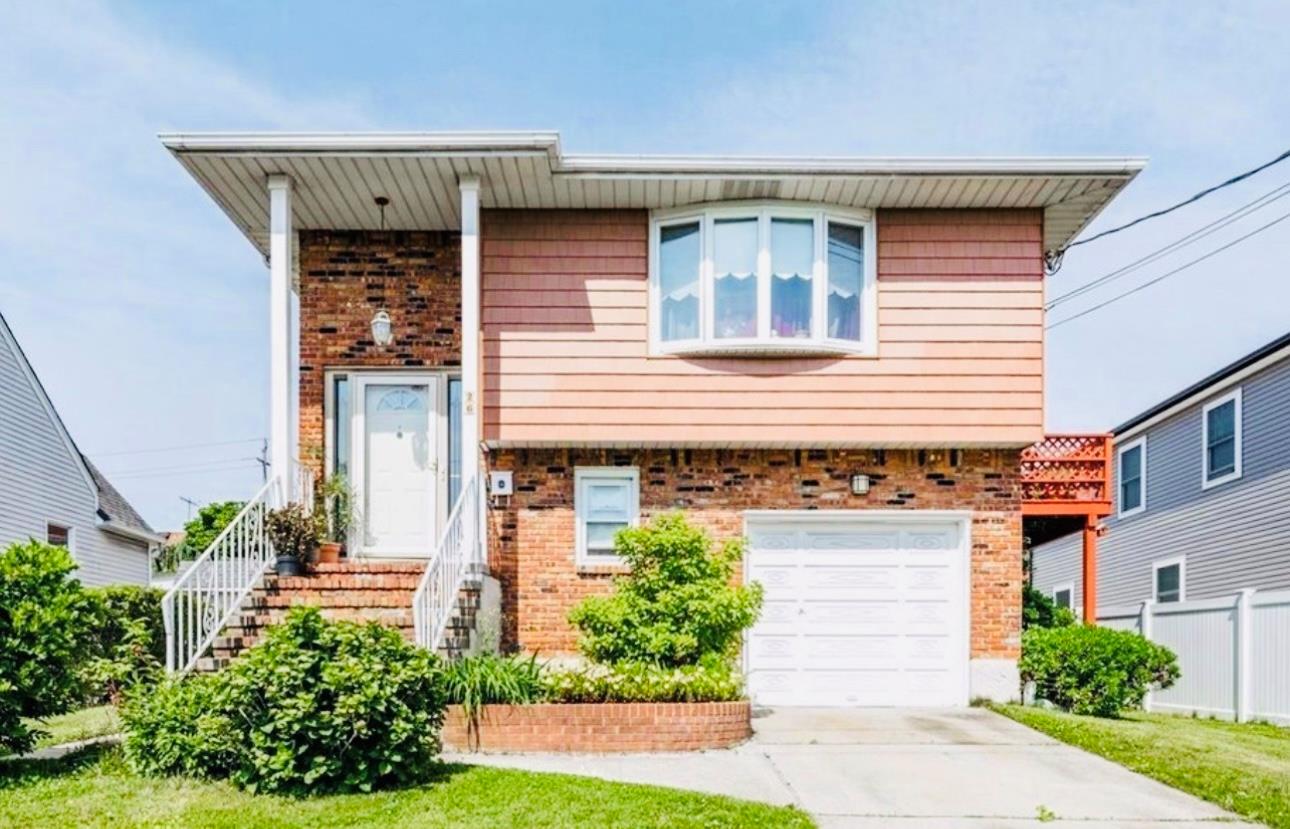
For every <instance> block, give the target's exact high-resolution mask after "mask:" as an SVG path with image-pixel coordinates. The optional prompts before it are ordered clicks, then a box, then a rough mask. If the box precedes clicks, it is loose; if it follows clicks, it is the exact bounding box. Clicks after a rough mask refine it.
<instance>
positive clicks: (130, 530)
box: [98, 519, 166, 544]
mask: <svg viewBox="0 0 1290 829" xmlns="http://www.w3.org/2000/svg"><path fill="white" fill-rule="evenodd" d="M98 526H99V529H100V530H102V531H103V532H105V533H111V534H112V535H116V536H120V537H122V538H129V539H131V540H133V541H144V542H147V543H148V544H162V543H165V540H166V539H165V537H164V536H162V535H161V534H160V533H150V532H148V531H147V530H141V529H138V528H137V527H127V526H125V525H124V524H118V523H117V522H115V521H112V520H110V519H109V520H106V521H104V520H103V519H99V522H98Z"/></svg>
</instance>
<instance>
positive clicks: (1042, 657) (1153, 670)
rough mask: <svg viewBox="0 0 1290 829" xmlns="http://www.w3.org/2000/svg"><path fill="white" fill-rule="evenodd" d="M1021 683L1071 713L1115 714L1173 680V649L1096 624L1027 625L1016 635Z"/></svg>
mask: <svg viewBox="0 0 1290 829" xmlns="http://www.w3.org/2000/svg"><path fill="white" fill-rule="evenodd" d="M1019 668H1020V673H1021V679H1022V681H1023V682H1034V683H1035V695H1036V697H1038V698H1040V699H1046V700H1048V701H1049V702H1052V703H1054V704H1055V705H1057V706H1059V707H1061V708H1063V709H1065V710H1067V711H1071V712H1073V713H1076V714H1092V715H1094V716H1098V717H1115V716H1118V715H1119V713H1120V712H1121V711H1124V710H1125V709H1129V708H1137V707H1139V706H1141V705H1142V699H1143V697H1144V696H1146V693H1147V691H1149V690H1150V689H1151V688H1153V687H1155V688H1168V687H1169V686H1170V685H1173V683H1174V682H1175V681H1176V680H1177V679H1178V660H1177V658H1176V657H1175V656H1174V653H1173V651H1171V650H1169V649H1168V648H1166V647H1163V646H1161V645H1157V644H1156V643H1154V642H1151V641H1148V640H1146V639H1144V638H1142V637H1141V636H1139V635H1138V634H1136V633H1133V632H1131V631H1126V630H1112V629H1111V628H1104V627H1097V626H1095V625H1072V626H1069V627H1057V628H1031V629H1030V630H1027V631H1026V632H1025V633H1023V634H1022V637H1021V662H1020V665H1019Z"/></svg>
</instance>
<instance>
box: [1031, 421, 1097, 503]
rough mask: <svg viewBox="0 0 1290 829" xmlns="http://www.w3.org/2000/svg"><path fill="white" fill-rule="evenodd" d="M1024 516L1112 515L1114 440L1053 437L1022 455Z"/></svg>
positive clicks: (1059, 435)
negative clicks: (1112, 442) (1112, 455)
mask: <svg viewBox="0 0 1290 829" xmlns="http://www.w3.org/2000/svg"><path fill="white" fill-rule="evenodd" d="M1021 498H1022V512H1023V514H1025V515H1095V516H1098V517H1101V516H1105V515H1109V514H1110V513H1111V436H1110V435H1107V434H1088V435H1084V434H1079V435H1076V434H1058V435H1048V436H1047V437H1045V438H1044V439H1043V440H1041V441H1040V442H1039V443H1036V444H1034V445H1033V446H1030V447H1027V448H1026V449H1023V450H1022V451H1021Z"/></svg>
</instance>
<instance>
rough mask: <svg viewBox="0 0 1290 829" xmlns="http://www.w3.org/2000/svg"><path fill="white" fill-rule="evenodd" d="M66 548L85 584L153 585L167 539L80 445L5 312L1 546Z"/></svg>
mask: <svg viewBox="0 0 1290 829" xmlns="http://www.w3.org/2000/svg"><path fill="white" fill-rule="evenodd" d="M29 538H35V539H38V540H40V541H46V542H48V543H50V544H58V545H61V546H64V547H67V548H68V549H69V550H70V551H71V553H72V557H73V558H74V559H76V564H77V567H78V569H77V571H76V577H77V578H78V579H79V580H80V581H81V583H82V584H86V585H103V584H147V583H148V575H149V553H150V550H151V549H152V547H153V546H154V545H156V544H159V543H160V541H161V537H160V536H159V535H157V534H156V533H154V532H153V531H152V528H151V527H149V526H148V522H147V521H144V520H143V517H142V516H140V515H139V513H138V512H136V511H135V509H134V507H132V506H130V503H129V502H128V501H127V500H126V499H125V498H124V497H123V496H122V495H121V493H119V492H117V491H116V489H115V488H114V487H113V486H112V484H111V483H109V482H108V480H107V478H106V477H104V475H103V473H102V472H100V471H99V470H98V468H96V467H95V466H94V464H92V463H90V461H89V459H88V458H86V457H85V456H84V455H82V454H81V452H80V450H79V449H77V448H76V444H75V442H73V440H72V438H71V435H69V434H68V432H67V429H66V428H65V427H64V426H63V421H62V419H60V418H59V416H58V412H56V411H55V410H54V406H53V404H52V403H51V402H50V400H49V397H48V396H47V395H46V394H45V389H44V387H42V386H41V384H40V380H39V379H38V378H37V377H36V372H35V371H34V370H33V369H32V367H31V363H30V362H28V361H27V357H26V355H25V354H24V353H23V351H22V348H21V347H20V346H19V345H18V341H17V340H16V339H15V338H14V335H13V331H12V330H11V329H10V328H9V324H8V323H7V322H6V321H5V319H4V316H3V315H0V547H6V546H8V545H9V544H12V543H14V542H21V541H26V540H27V539H29Z"/></svg>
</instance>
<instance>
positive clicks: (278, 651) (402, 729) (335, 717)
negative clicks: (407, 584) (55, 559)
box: [125, 607, 445, 795]
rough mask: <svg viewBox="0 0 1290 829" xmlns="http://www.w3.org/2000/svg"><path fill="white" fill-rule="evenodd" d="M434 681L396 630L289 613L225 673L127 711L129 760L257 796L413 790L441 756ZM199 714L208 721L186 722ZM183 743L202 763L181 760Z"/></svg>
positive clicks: (439, 701)
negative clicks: (225, 782) (222, 780)
mask: <svg viewBox="0 0 1290 829" xmlns="http://www.w3.org/2000/svg"><path fill="white" fill-rule="evenodd" d="M442 679H443V677H442V673H441V670H440V665H439V660H438V659H437V658H436V657H435V656H434V655H433V654H431V653H430V652H428V651H425V650H422V649H420V648H417V647H414V646H413V645H411V644H409V643H407V642H405V641H404V640H403V637H402V636H401V635H400V634H399V632H398V631H396V630H392V629H390V628H386V627H383V626H381V625H380V624H377V623H375V622H373V623H370V624H366V625H359V624H355V623H352V622H329V621H326V620H324V619H323V618H322V614H321V613H319V611H318V610H317V608H306V607H301V608H296V609H294V610H292V611H291V612H290V613H289V614H288V616H287V618H286V621H284V622H283V623H282V624H281V625H276V626H274V627H272V628H270V629H269V631H268V633H267V634H266V636H265V639H264V641H263V642H261V643H259V644H257V645H256V646H255V647H253V648H251V649H250V650H248V651H247V652H246V653H245V654H243V655H242V656H241V657H240V658H239V659H237V660H235V661H234V662H233V664H232V665H231V666H229V667H228V668H227V669H226V670H224V671H223V672H222V673H219V674H216V675H214V676H213V677H212V678H209V679H206V678H195V679H190V680H185V681H184V682H182V683H179V686H180V687H182V686H183V685H184V684H186V683H196V684H197V686H198V687H197V688H195V689H186V690H175V689H174V688H173V686H170V685H167V686H163V688H164V690H162V691H160V692H158V696H159V697H160V698H161V701H160V702H155V703H153V702H148V701H147V700H146V699H141V700H140V701H131V702H130V703H129V704H127V706H126V710H127V714H126V717H125V723H126V727H127V729H129V731H130V736H129V738H128V741H127V746H128V748H127V754H128V756H129V757H130V759H131V762H132V764H133V765H134V767H135V768H136V769H137V770H139V771H141V772H151V773H163V774H176V773H180V774H191V775H196V776H203V777H212V778H219V777H228V778H229V779H230V780H232V781H233V782H234V783H235V784H237V785H238V786H241V787H243V788H246V789H249V790H251V791H258V792H270V793H279V794H292V795H304V794H314V793H323V792H353V791H372V790H373V789H377V788H385V787H390V786H397V785H405V784H409V783H415V782H419V781H421V780H423V779H425V777H426V774H427V772H428V771H429V770H430V768H431V766H432V765H433V763H434V761H435V757H436V755H437V754H438V751H439V729H440V727H441V726H442V724H443V708H444V704H445V700H444V692H443V682H442ZM207 683H209V687H206V684H207ZM195 711H202V712H205V717H206V718H205V719H199V720H198V721H197V723H196V724H193V723H192V722H190V720H191V719H192V718H193V715H194V712H195ZM185 747H187V748H188V749H189V750H190V751H191V753H192V754H194V755H197V756H200V757H202V758H204V759H202V760H194V761H191V762H189V761H187V760H185V759H181V758H179V757H178V756H177V755H178V752H179V751H180V750H183V749H184V748H185ZM154 756H159V757H161V758H163V759H162V760H159V761H154V760H152V759H150V758H152V757H154Z"/></svg>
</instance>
